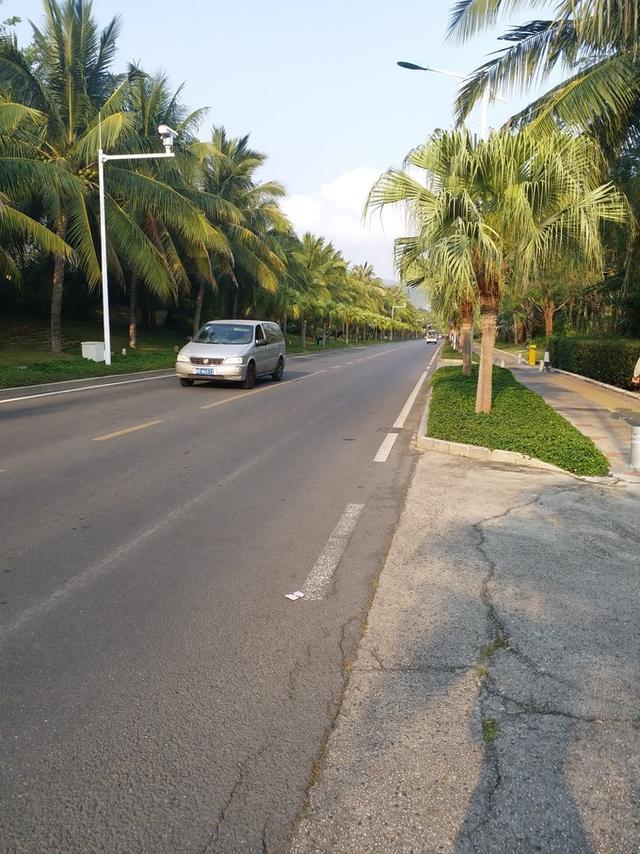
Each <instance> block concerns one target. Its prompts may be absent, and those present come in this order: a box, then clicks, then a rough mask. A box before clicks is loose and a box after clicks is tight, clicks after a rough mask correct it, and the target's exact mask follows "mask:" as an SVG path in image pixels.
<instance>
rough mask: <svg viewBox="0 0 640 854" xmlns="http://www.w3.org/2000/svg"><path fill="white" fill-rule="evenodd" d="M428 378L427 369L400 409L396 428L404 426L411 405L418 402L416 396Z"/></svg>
mask: <svg viewBox="0 0 640 854" xmlns="http://www.w3.org/2000/svg"><path fill="white" fill-rule="evenodd" d="M426 378H427V371H424V373H423V374H422V375H421V376H420V379H419V380H418V382H417V383H416V384H415V387H414V389H413V391H412V392H411V394H410V395H409V397H408V398H407V402H406V403H405V405H404V406H403V407H402V410H401V411H400V415H398V417H397V418H396V420H395V421H394V422H393V426H394V427H396V428H398V427H404V422H405V421H406V420H407V418H408V416H409V413H410V412H411V407H412V406H413V404H414V403H415V402H416V397H417V396H418V394H419V393H420V389H421V388H422V383H423V382H424V381H425V380H426Z"/></svg>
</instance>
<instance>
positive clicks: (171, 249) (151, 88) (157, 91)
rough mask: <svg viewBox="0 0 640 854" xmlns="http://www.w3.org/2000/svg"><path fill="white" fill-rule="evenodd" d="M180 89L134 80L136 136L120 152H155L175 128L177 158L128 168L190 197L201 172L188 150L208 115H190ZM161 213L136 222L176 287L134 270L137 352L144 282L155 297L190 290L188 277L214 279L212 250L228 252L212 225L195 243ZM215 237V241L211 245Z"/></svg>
mask: <svg viewBox="0 0 640 854" xmlns="http://www.w3.org/2000/svg"><path fill="white" fill-rule="evenodd" d="M181 90H182V87H181V86H180V87H178V88H177V89H176V90H175V91H174V90H172V89H171V87H170V85H169V82H168V79H167V78H166V76H165V75H163V74H156V75H153V76H150V75H146V74H140V75H138V76H137V77H136V79H134V80H133V81H132V82H131V85H130V88H129V97H128V100H127V106H128V109H129V110H131V111H132V112H133V114H134V115H135V133H134V134H133V135H131V136H129V137H127V138H126V139H125V140H123V141H122V144H121V145H120V146H119V152H122V151H123V150H126V151H127V152H131V153H135V154H137V153H152V152H154V151H157V147H158V137H157V128H158V126H159V125H161V124H167V125H169V126H170V127H172V128H175V129H176V131H177V133H178V136H177V139H176V142H175V145H174V154H175V155H176V156H175V159H174V160H171V161H167V160H154V159H149V160H136V161H131V162H130V163H129V164H128V168H129V169H130V170H132V171H134V172H136V173H139V174H141V175H144V176H146V177H147V178H148V179H149V180H150V181H153V182H155V184H156V185H160V186H164V187H168V188H171V190H172V191H173V192H176V193H178V194H182V195H185V198H186V193H190V192H191V190H192V189H193V188H194V186H195V185H196V182H197V175H198V174H199V172H198V169H197V164H198V161H197V158H195V157H194V155H193V154H191V153H190V151H189V149H190V146H191V145H193V144H194V143H195V141H196V140H195V132H196V130H197V128H198V125H199V123H200V121H201V119H202V117H203V116H204V113H205V112H206V111H205V110H203V109H199V110H195V111H193V112H191V113H188V112H187V110H186V108H185V107H184V106H183V104H182V103H181V102H180V93H181ZM124 162H125V163H126V161H124ZM200 201H202V199H201V200H200ZM200 207H203V205H200ZM161 213H162V212H161V211H159V210H158V209H157V208H155V209H154V208H148V209H141V210H139V211H138V213H137V216H136V222H137V224H138V225H139V227H140V228H141V229H142V230H143V231H144V233H145V234H146V235H147V237H148V238H149V240H150V242H151V243H152V244H153V246H154V247H155V248H156V249H157V250H158V252H159V253H160V254H161V256H162V258H163V260H164V263H165V265H166V267H167V272H168V275H169V277H170V281H171V283H172V288H171V292H168V290H167V280H166V279H161V280H157V279H153V280H152V281H147V282H143V281H142V279H141V278H140V276H139V275H138V273H137V271H136V270H132V271H130V275H129V346H130V347H131V348H133V349H135V347H136V339H137V305H138V291H139V287H140V285H141V284H146V285H147V287H148V289H149V290H150V291H151V292H152V293H153V294H155V295H156V296H158V297H160V298H162V299H166V298H167V297H172V296H175V295H176V293H175V292H176V291H183V292H184V291H187V292H188V291H189V290H190V279H189V275H190V274H191V275H196V276H200V277H201V278H203V279H207V280H208V281H211V278H212V272H211V264H210V263H209V256H208V248H212V247H213V246H216V247H217V248H218V249H219V250H220V251H222V252H223V253H224V254H227V255H228V254H229V249H228V246H227V242H226V240H225V238H224V236H223V235H222V234H221V233H220V232H219V231H217V230H216V229H215V228H214V227H213V226H211V224H210V223H209V226H210V227H209V228H208V229H207V231H208V236H207V240H206V241H203V240H202V239H200V240H195V239H194V235H190V236H189V235H187V236H186V237H185V236H184V235H181V233H180V229H179V228H176V227H175V223H173V224H172V221H171V220H169V221H168V222H166V221H164V219H163V218H162V216H161ZM214 236H215V243H214V244H212V239H213V237H214Z"/></svg>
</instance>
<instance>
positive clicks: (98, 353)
mask: <svg viewBox="0 0 640 854" xmlns="http://www.w3.org/2000/svg"><path fill="white" fill-rule="evenodd" d="M82 358H83V359H92V360H93V361H94V362H104V341H83V342H82Z"/></svg>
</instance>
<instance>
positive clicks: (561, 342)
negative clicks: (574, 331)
mask: <svg viewBox="0 0 640 854" xmlns="http://www.w3.org/2000/svg"><path fill="white" fill-rule="evenodd" d="M548 349H549V355H550V357H551V364H552V366H553V367H554V368H560V369H561V370H563V371H570V372H571V373H572V374H580V375H581V376H583V377H591V379H594V380H599V381H600V382H603V383H608V384H609V385H615V386H618V388H624V389H629V388H632V386H631V384H630V382H629V381H630V379H631V375H632V374H633V368H634V365H635V363H636V361H637V359H638V356H640V341H634V340H633V339H630V338H564V337H560V336H554V337H551V338H549V345H548Z"/></svg>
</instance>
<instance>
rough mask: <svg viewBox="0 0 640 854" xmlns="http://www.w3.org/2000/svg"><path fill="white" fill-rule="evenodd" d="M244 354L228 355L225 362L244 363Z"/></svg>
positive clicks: (228, 363)
mask: <svg viewBox="0 0 640 854" xmlns="http://www.w3.org/2000/svg"><path fill="white" fill-rule="evenodd" d="M244 361H245V360H244V356H228V357H227V358H226V359H225V360H224V363H225V365H244Z"/></svg>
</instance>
